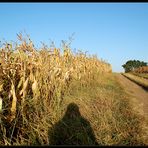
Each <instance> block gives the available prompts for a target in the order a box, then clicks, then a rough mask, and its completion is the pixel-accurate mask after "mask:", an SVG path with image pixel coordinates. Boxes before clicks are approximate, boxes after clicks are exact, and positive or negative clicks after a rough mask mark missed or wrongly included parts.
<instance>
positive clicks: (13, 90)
mask: <svg viewBox="0 0 148 148" xmlns="http://www.w3.org/2000/svg"><path fill="white" fill-rule="evenodd" d="M11 91H12V97H13V99H12V106H11V109H10V110H11V115H12V116H11V119H10V121H12V120H13V119H14V118H15V114H16V102H17V98H16V94H15V86H14V83H13V82H12V84H11Z"/></svg>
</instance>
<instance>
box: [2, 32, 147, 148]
mask: <svg viewBox="0 0 148 148" xmlns="http://www.w3.org/2000/svg"><path fill="white" fill-rule="evenodd" d="M18 38H19V42H20V43H19V44H16V45H15V46H14V45H12V44H8V43H6V44H5V45H3V46H2V47H1V49H0V63H1V65H0V69H1V70H0V122H1V124H0V145H49V144H52V140H51V138H50V137H49V135H51V137H54V136H55V133H54V132H53V127H54V125H55V124H56V123H57V122H58V121H59V120H60V119H61V118H62V116H64V114H65V111H66V108H67V106H68V104H69V103H71V102H75V103H76V104H77V105H78V107H79V109H80V113H81V115H82V116H83V117H85V118H86V119H87V120H88V121H89V122H90V124H91V125H92V129H93V131H94V135H95V137H96V140H97V143H98V144H99V145H145V143H146V142H145V135H146V134H145V133H144V131H143V128H142V127H143V122H144V119H143V117H142V116H141V115H139V114H138V113H137V112H134V111H133V110H132V107H131V105H130V103H129V101H128V100H129V98H128V96H126V95H125V92H124V91H123V90H122V88H121V87H120V86H119V84H118V83H117V82H116V80H115V78H114V76H113V74H112V73H111V65H110V64H108V63H105V62H104V61H101V60H99V59H97V58H96V57H95V56H87V55H85V54H84V53H82V52H78V53H77V54H74V53H73V52H72V51H71V49H70V47H69V46H66V44H63V48H62V49H58V48H56V47H53V48H51V47H50V48H49V47H46V46H43V47H42V48H41V49H39V50H36V49H35V48H34V46H33V43H32V41H31V40H30V38H25V39H24V38H23V37H22V35H21V34H20V35H18ZM61 50H62V51H61ZM67 120H70V119H67ZM68 123H69V122H68ZM70 123H73V122H70ZM74 123H75V125H76V126H72V125H71V124H70V125H69V126H68V128H69V129H68V130H69V131H71V129H75V128H77V129H78V130H79V131H80V129H83V130H85V129H84V128H83V126H82V127H79V126H80V120H77V121H74ZM62 126H63V125H62ZM88 128H90V127H88ZM64 129H65V128H64ZM74 131H75V130H74ZM61 132H63V134H61ZM73 134H74V133H73ZM60 135H64V130H60V133H59V134H57V135H56V136H57V139H56V140H57V141H58V142H60V141H61V137H58V136H60ZM65 135H66V136H67V135H68V132H67V131H66V133H65ZM84 135H85V134H84V133H83V132H82V133H80V132H79V136H78V134H77V135H76V137H77V138H76V140H75V143H73V144H85V145H90V144H93V142H92V141H89V138H88V135H85V136H84ZM68 136H69V135H68ZM63 137H64V136H63ZM69 138H70V137H69ZM78 139H79V140H78ZM64 140H66V139H64ZM67 144H72V143H71V139H70V140H67Z"/></svg>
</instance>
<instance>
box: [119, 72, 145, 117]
mask: <svg viewBox="0 0 148 148" xmlns="http://www.w3.org/2000/svg"><path fill="white" fill-rule="evenodd" d="M116 77H117V79H118V81H119V83H120V84H121V86H123V88H124V89H125V91H126V92H127V93H129V94H130V95H132V96H134V97H135V98H136V99H137V101H138V102H139V103H142V104H143V111H144V114H145V115H146V116H147V117H148V92H147V91H146V90H144V89H143V88H142V87H141V86H139V85H137V84H136V83H134V82H133V81H131V80H129V79H128V78H126V77H125V76H123V75H122V74H116Z"/></svg>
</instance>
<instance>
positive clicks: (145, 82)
mask: <svg viewBox="0 0 148 148" xmlns="http://www.w3.org/2000/svg"><path fill="white" fill-rule="evenodd" d="M123 75H124V76H126V77H127V78H129V79H130V80H132V81H134V82H136V83H137V84H139V85H141V86H143V87H144V88H146V89H148V79H146V78H143V77H140V76H137V75H136V74H133V73H124V74H123Z"/></svg>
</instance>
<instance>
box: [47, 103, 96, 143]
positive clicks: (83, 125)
mask: <svg viewBox="0 0 148 148" xmlns="http://www.w3.org/2000/svg"><path fill="white" fill-rule="evenodd" d="M49 141H50V144H51V145H98V143H97V141H96V138H95V135H94V132H93V130H92V128H91V125H90V123H89V121H88V120H86V119H84V118H83V117H82V116H81V114H80V111H79V107H78V106H77V105H76V104H75V103H70V104H69V105H68V107H67V111H66V113H65V115H64V117H63V118H62V119H61V120H60V121H59V122H57V123H56V124H55V125H54V126H53V127H52V129H50V130H49Z"/></svg>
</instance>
